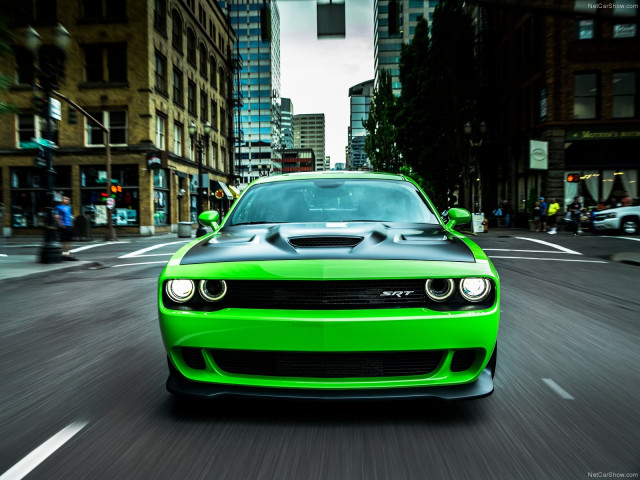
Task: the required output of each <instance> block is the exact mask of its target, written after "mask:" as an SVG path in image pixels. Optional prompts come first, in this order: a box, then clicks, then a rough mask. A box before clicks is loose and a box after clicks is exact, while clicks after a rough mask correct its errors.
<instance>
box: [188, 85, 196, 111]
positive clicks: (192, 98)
mask: <svg viewBox="0 0 640 480" xmlns="http://www.w3.org/2000/svg"><path fill="white" fill-rule="evenodd" d="M196 108H197V107H196V84H195V83H193V82H192V81H191V80H189V83H188V85H187V109H188V110H189V113H191V114H193V115H197V114H198V111H197V109H196Z"/></svg>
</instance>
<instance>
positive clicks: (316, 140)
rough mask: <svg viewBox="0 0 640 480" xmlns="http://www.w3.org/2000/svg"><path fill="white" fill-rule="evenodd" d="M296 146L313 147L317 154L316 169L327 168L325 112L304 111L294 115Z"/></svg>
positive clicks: (294, 140) (294, 141)
mask: <svg viewBox="0 0 640 480" xmlns="http://www.w3.org/2000/svg"><path fill="white" fill-rule="evenodd" d="M293 144H294V148H311V149H313V152H314V154H315V165H314V168H313V169H314V170H315V171H322V170H324V169H325V119H324V113H303V114H298V115H294V116H293Z"/></svg>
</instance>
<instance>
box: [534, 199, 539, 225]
mask: <svg viewBox="0 0 640 480" xmlns="http://www.w3.org/2000/svg"><path fill="white" fill-rule="evenodd" d="M533 222H534V223H535V225H536V232H539V231H540V202H536V203H535V205H534V206H533Z"/></svg>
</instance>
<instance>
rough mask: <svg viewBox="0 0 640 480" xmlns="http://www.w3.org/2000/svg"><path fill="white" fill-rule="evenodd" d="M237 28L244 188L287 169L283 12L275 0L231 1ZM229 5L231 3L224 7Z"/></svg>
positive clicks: (238, 118)
mask: <svg viewBox="0 0 640 480" xmlns="http://www.w3.org/2000/svg"><path fill="white" fill-rule="evenodd" d="M220 3H221V4H223V5H225V4H226V5H227V6H228V10H227V11H228V12H229V20H230V22H231V26H232V27H233V29H234V30H235V32H236V36H237V39H238V40H237V43H236V45H234V51H235V54H236V56H237V58H238V62H239V67H240V68H239V69H238V73H237V74H236V77H235V79H234V96H235V100H236V107H237V110H236V112H237V116H236V122H235V129H236V132H235V137H236V166H235V170H236V173H237V175H238V176H239V177H240V188H244V186H246V185H247V184H248V183H249V182H251V181H253V180H255V179H256V178H258V177H259V176H260V174H261V173H262V174H264V173H265V172H266V171H267V170H270V171H271V172H272V173H277V172H280V171H281V168H282V164H281V160H280V142H281V140H280V13H279V11H278V4H277V2H276V1H275V0H266V1H265V0H226V1H225V2H220ZM223 8H225V7H223Z"/></svg>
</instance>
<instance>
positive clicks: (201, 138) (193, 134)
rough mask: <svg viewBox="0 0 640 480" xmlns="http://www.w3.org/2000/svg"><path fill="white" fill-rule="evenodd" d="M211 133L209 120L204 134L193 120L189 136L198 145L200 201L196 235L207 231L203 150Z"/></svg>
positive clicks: (198, 202) (199, 235) (201, 234)
mask: <svg viewBox="0 0 640 480" xmlns="http://www.w3.org/2000/svg"><path fill="white" fill-rule="evenodd" d="M210 135H211V124H210V123H209V122H207V123H205V124H204V135H201V134H200V133H198V128H197V127H196V124H195V123H193V122H191V124H190V125H189V137H190V138H191V143H192V144H193V145H195V146H196V151H197V153H198V201H197V204H196V207H197V209H198V210H197V211H198V230H196V237H202V236H203V235H205V234H206V233H207V231H206V229H205V228H204V225H202V224H201V223H200V214H201V213H202V197H203V190H202V151H203V150H204V147H205V145H208V144H209V136H210Z"/></svg>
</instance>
